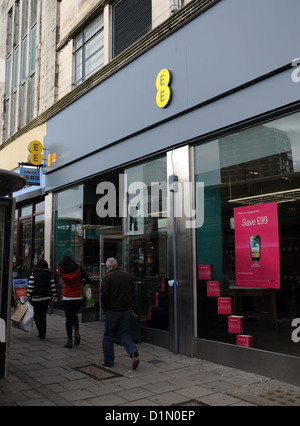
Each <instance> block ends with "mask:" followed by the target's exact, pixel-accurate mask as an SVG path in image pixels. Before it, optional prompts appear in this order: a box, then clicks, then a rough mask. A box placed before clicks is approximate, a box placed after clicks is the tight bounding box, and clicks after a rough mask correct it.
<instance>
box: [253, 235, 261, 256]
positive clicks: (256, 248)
mask: <svg viewBox="0 0 300 426" xmlns="http://www.w3.org/2000/svg"><path fill="white" fill-rule="evenodd" d="M250 254H251V260H254V261H257V260H260V258H261V239H260V235H251V237H250Z"/></svg>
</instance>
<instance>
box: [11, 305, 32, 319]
mask: <svg viewBox="0 0 300 426" xmlns="http://www.w3.org/2000/svg"><path fill="white" fill-rule="evenodd" d="M27 310H28V306H27V305H23V304H22V303H18V304H17V306H16V309H15V310H14V312H13V313H12V316H11V317H10V319H11V320H12V321H13V322H14V323H16V324H20V323H21V321H22V319H23V317H24V315H25V314H26V312H27Z"/></svg>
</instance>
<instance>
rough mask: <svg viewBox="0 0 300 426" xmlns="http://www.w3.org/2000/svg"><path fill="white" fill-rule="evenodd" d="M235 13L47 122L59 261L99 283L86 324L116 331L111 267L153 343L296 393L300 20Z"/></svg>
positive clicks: (255, 9) (226, 10)
mask: <svg viewBox="0 0 300 426" xmlns="http://www.w3.org/2000/svg"><path fill="white" fill-rule="evenodd" d="M237 3H239V4H240V0H239V2H237V1H236V0H228V1H227V2H219V3H218V4H217V5H215V6H214V7H213V8H211V9H210V10H209V11H208V12H207V13H204V14H202V15H200V16H198V17H196V18H195V19H194V20H192V21H191V22H189V23H188V24H187V25H186V26H184V27H182V28H181V29H179V30H178V31H176V32H174V33H172V34H170V36H169V37H167V38H165V39H164V40H163V41H161V42H160V43H158V44H157V45H155V46H153V47H152V48H151V49H148V50H147V51H146V52H145V53H144V54H143V55H140V56H139V58H137V59H136V60H134V61H132V62H130V63H129V64H127V65H126V66H124V67H123V68H121V69H120V70H119V71H118V72H116V73H114V74H113V75H112V76H110V77H109V78H107V79H106V80H104V81H103V82H102V83H100V84H99V85H98V86H96V87H95V88H93V90H91V91H90V92H88V93H86V94H85V95H84V96H82V97H81V98H80V99H78V100H77V101H75V102H74V103H72V104H70V105H69V106H68V107H67V108H65V109H64V110H62V111H61V112H60V113H58V114H56V115H55V116H54V117H52V118H51V119H50V120H49V121H48V122H47V136H46V137H45V147H46V150H47V165H46V167H45V174H46V198H47V197H50V196H51V197H53V217H52V223H53V231H52V242H53V243H52V245H51V253H52V259H51V261H52V264H53V267H55V266H56V265H57V263H58V261H59V259H60V258H61V256H63V255H64V254H66V253H67V254H70V255H72V256H73V257H74V259H75V260H76V261H78V262H79V263H80V264H81V265H82V266H83V267H84V268H85V269H86V271H87V272H88V273H89V274H90V276H91V277H92V291H93V297H94V306H93V308H89V309H88V310H85V309H83V312H82V320H83V321H85V320H91V319H100V320H102V319H103V313H102V312H101V307H100V298H101V278H102V276H103V274H104V273H105V268H104V264H105V260H106V259H107V258H108V257H111V256H113V257H116V258H117V259H118V262H119V263H120V264H121V265H122V267H123V268H124V269H125V270H127V271H129V272H131V273H132V274H133V276H134V279H135V285H136V310H137V313H138V314H139V315H140V318H141V324H142V328H143V339H144V341H147V342H151V343H154V344H157V345H160V346H164V347H166V348H168V349H170V350H175V349H176V342H177V343H178V348H179V353H183V354H187V355H189V356H197V357H203V358H205V359H208V360H211V361H215V362H219V363H223V364H226V365H231V366H235V367H240V368H244V369H246V370H249V371H254V372H258V373H262V374H265V375H270V376H272V377H277V378H279V379H281V380H288V381H291V382H294V383H298V384H299V378H297V377H295V374H294V371H295V369H296V368H299V363H300V358H299V355H300V353H299V349H298V345H297V340H298V337H297V332H295V330H294V329H293V327H292V324H295V322H294V320H295V319H297V318H298V316H299V317H300V312H298V311H299V306H300V305H299V294H298V293H299V288H298V287H299V276H300V271H299V267H298V263H299V262H298V250H299V238H298V237H297V235H298V233H297V230H298V228H299V205H298V204H299V189H298V187H299V182H298V179H299V177H298V174H299V164H300V158H299V155H300V144H299V140H300V138H299V136H300V133H299V132H300V127H299V118H300V116H299V114H300V113H299V110H300V102H299V92H298V91H297V90H299V89H298V86H297V84H296V83H295V81H293V79H292V72H293V66H292V62H291V61H292V60H293V58H295V57H296V56H297V48H298V47H297V42H296V40H297V34H296V28H297V22H296V18H295V17H296V16H297V13H295V10H296V9H297V11H298V12H299V13H300V5H299V4H298V3H296V2H293V3H289V5H281V4H279V3H276V4H274V2H272V1H271V0H266V1H265V2H264V6H263V8H262V7H261V2H259V1H258V0H255V1H254V2H251V5H250V4H249V3H248V2H246V1H243V12H241V9H240V6H238V4H237ZM267 6H268V7H267ZM270 9H272V11H273V15H272V16H273V19H272V20H270V19H269V10H270ZM237 10H239V11H240V12H239V13H240V16H239V19H238V20H237V19H235V18H234V17H235V15H236V12H237ZM249 17H251V19H250V18H249ZM274 17H275V18H274ZM287 18H288V24H287V22H286V19H287ZM274 19H275V21H276V22H275V21H274ZM293 20H295V21H294V22H292V21H293ZM254 21H255V23H256V26H255V28H256V30H255V32H253V22H254ZM278 21H280V22H283V23H284V25H285V31H283V32H280V34H279V32H278ZM216 22H218V25H216ZM266 34H268V37H266V36H265V35H266ZM237 35H238V36H237ZM207 37H210V45H209V48H208V45H207V43H206V42H205V40H207ZM278 46H285V48H284V49H279V48H278ZM245 51H246V52H247V56H246V57H244V56H243V52H245ZM220 52H226V55H224V58H223V60H222V68H221V67H219V66H217V65H216V66H213V64H214V63H215V62H214V61H215V60H216V58H219V57H220ZM266 52H268V55H266V54H265V53H266ZM222 54H223V53H222ZM225 56H226V57H225ZM241 57H243V58H244V60H243V61H242V60H241ZM183 58H184V59H183ZM112 90H113V93H114V96H112ZM174 175H175V177H176V179H178V191H177V190H176V191H174V192H170V186H169V184H168V182H169V177H170V176H173V177H174ZM176 182H177V180H176ZM172 201H174V208H173V205H172ZM174 218H175V219H176V223H175V227H174ZM174 229H175V231H174ZM174 243H175V244H174ZM174 252H175V253H174ZM174 254H175V256H174ZM175 272H176V280H177V282H178V287H177V286H174V285H173V284H174V283H173V284H172V282H173V280H174V275H175ZM169 284H171V285H169ZM175 288H176V289H177V291H176V293H177V296H176V297H177V299H176V298H175ZM57 309H59V305H58V306H57ZM299 322H300V320H299Z"/></svg>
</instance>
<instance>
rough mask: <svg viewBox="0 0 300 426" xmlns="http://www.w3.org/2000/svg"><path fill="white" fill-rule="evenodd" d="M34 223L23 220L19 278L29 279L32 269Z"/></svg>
mask: <svg viewBox="0 0 300 426" xmlns="http://www.w3.org/2000/svg"><path fill="white" fill-rule="evenodd" d="M31 241H32V222H31V219H26V220H22V221H21V224H20V249H21V250H20V253H19V259H20V262H19V269H18V276H19V277H22V278H28V277H29V276H30V273H31V269H32V266H33V265H32V245H31Z"/></svg>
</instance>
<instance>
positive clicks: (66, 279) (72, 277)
mask: <svg viewBox="0 0 300 426" xmlns="http://www.w3.org/2000/svg"><path fill="white" fill-rule="evenodd" d="M58 267H59V269H60V276H61V278H62V280H63V283H64V284H63V288H62V295H63V303H64V309H65V314H66V330H67V336H68V340H67V343H66V344H65V348H72V347H73V341H72V332H73V328H74V333H75V339H74V346H78V345H79V344H80V334H79V319H78V313H79V309H80V306H81V303H82V298H83V284H88V283H90V282H91V279H90V277H89V276H88V274H87V273H86V272H85V270H84V269H82V268H81V267H80V266H78V265H77V263H76V262H75V261H74V260H73V259H72V258H71V257H70V256H63V257H62V258H61V260H60V261H59V263H58Z"/></svg>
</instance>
